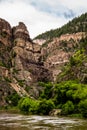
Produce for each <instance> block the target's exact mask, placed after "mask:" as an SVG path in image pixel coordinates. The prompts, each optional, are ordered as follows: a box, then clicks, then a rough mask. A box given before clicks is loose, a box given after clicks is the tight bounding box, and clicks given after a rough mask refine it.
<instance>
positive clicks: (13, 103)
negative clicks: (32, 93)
mask: <svg viewBox="0 0 87 130" xmlns="http://www.w3.org/2000/svg"><path fill="white" fill-rule="evenodd" d="M19 100H20V96H19V95H18V94H17V93H16V92H14V93H13V94H11V95H9V96H8V97H6V102H7V103H9V102H10V105H11V106H17V105H18V101H19Z"/></svg>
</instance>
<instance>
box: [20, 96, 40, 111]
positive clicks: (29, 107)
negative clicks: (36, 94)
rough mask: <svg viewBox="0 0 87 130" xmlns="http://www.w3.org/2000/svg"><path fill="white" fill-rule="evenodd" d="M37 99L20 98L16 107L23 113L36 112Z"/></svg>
mask: <svg viewBox="0 0 87 130" xmlns="http://www.w3.org/2000/svg"><path fill="white" fill-rule="evenodd" d="M38 105H39V101H37V100H33V99H30V98H28V97H26V98H22V99H21V100H20V101H19V104H18V107H19V109H20V111H22V112H23V113H25V114H28V113H29V114H36V113H37V110H38Z"/></svg>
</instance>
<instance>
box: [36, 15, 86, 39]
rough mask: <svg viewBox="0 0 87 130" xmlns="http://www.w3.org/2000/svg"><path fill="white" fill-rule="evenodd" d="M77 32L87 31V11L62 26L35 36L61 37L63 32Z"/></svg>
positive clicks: (46, 37)
mask: <svg viewBox="0 0 87 130" xmlns="http://www.w3.org/2000/svg"><path fill="white" fill-rule="evenodd" d="M77 32H87V13H85V14H82V15H81V16H80V17H77V18H74V19H73V20H72V21H69V22H68V23H67V24H66V25H64V26H62V27H61V28H58V29H55V30H50V31H47V32H45V33H42V34H40V35H38V36H37V37H35V39H46V40H48V39H52V38H54V37H59V36H61V35H62V34H67V33H69V34H72V33H77Z"/></svg>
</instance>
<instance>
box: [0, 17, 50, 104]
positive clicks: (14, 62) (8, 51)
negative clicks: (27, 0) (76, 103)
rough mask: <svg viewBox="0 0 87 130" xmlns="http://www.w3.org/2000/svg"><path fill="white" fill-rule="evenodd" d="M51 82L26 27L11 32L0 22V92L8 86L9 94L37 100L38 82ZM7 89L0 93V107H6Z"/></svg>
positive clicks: (37, 46) (7, 25)
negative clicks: (0, 102) (12, 93)
mask: <svg viewBox="0 0 87 130" xmlns="http://www.w3.org/2000/svg"><path fill="white" fill-rule="evenodd" d="M51 80H52V73H51V71H49V69H47V68H46V67H44V66H43V61H42V55H41V46H40V45H38V44H36V43H34V42H33V41H32V40H31V38H30V36H29V32H28V30H27V27H26V26H25V24H24V23H22V22H19V25H18V26H15V27H13V28H11V26H10V24H9V23H8V22H7V21H5V20H3V19H0V82H1V86H0V88H1V87H3V86H6V84H8V85H7V86H10V88H11V92H13V91H16V92H17V93H18V94H19V95H20V96H22V95H27V96H28V95H29V96H31V95H33V96H34V97H35V95H37V96H39V88H38V87H37V85H36V84H37V82H39V81H51ZM7 88H8V87H6V89H2V88H1V89H0V90H1V97H0V101H2V106H3V105H6V102H5V95H6V96H7V97H8V95H9V92H8V91H7ZM10 88H8V89H10ZM26 91H27V92H26ZM5 92H6V94H4V93H5ZM36 93H38V94H36ZM2 97H3V100H2ZM3 102H4V103H3Z"/></svg>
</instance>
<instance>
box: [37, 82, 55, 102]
mask: <svg viewBox="0 0 87 130" xmlns="http://www.w3.org/2000/svg"><path fill="white" fill-rule="evenodd" d="M39 85H41V86H42V87H44V91H42V93H41V94H40V97H41V98H42V99H43V98H45V99H47V100H48V99H50V98H52V93H53V90H52V88H53V84H52V83H50V82H49V83H39Z"/></svg>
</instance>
